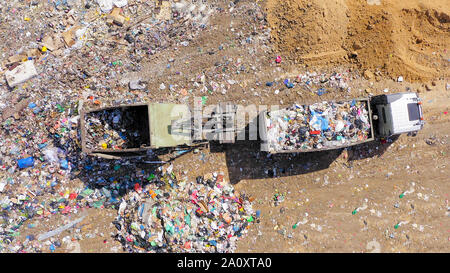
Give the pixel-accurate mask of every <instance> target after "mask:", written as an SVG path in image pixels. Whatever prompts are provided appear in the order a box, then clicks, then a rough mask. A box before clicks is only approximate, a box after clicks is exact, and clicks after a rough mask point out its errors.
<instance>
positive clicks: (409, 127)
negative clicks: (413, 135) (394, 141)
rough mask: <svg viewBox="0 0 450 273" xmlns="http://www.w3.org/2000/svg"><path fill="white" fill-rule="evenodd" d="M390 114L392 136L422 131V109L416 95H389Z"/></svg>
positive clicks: (388, 108)
mask: <svg viewBox="0 0 450 273" xmlns="http://www.w3.org/2000/svg"><path fill="white" fill-rule="evenodd" d="M387 102H388V107H387V109H386V110H388V114H390V119H391V120H392V129H393V131H392V134H401V133H405V132H411V131H418V130H420V129H422V124H421V122H420V117H421V109H420V107H419V105H418V103H417V102H418V97H417V94H416V93H398V94H392V95H387Z"/></svg>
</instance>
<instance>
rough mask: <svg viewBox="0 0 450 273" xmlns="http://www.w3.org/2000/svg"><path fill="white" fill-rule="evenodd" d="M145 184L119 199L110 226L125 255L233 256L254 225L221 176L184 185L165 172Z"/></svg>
mask: <svg viewBox="0 0 450 273" xmlns="http://www.w3.org/2000/svg"><path fill="white" fill-rule="evenodd" d="M149 180H150V183H149V184H148V185H146V186H144V188H142V189H141V188H139V186H137V188H136V190H137V191H136V192H135V194H134V195H131V196H130V197H129V198H128V199H126V198H125V199H123V201H122V203H121V204H120V207H119V211H118V216H117V219H116V221H114V222H113V223H114V225H115V226H116V228H117V229H118V232H117V234H116V239H117V240H118V241H120V242H121V243H122V245H123V247H124V248H125V249H126V250H127V251H129V252H221V253H223V252H226V253H228V252H233V251H234V250H235V248H236V246H235V242H236V240H237V239H238V238H239V237H241V236H242V235H244V234H245V233H246V232H247V229H248V228H249V223H251V222H253V221H255V218H254V217H255V216H254V213H253V210H252V206H251V202H250V200H249V198H248V197H247V196H245V195H239V194H238V193H237V192H235V191H234V189H233V186H232V185H230V184H229V183H227V182H225V180H224V177H223V175H222V174H217V173H213V174H209V175H207V176H205V177H202V176H199V177H197V179H196V182H192V181H191V182H189V181H186V180H184V181H178V180H177V178H176V177H175V175H174V174H173V173H169V172H166V173H165V174H164V175H163V176H161V177H152V178H149Z"/></svg>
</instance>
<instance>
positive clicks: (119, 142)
mask: <svg viewBox="0 0 450 273" xmlns="http://www.w3.org/2000/svg"><path fill="white" fill-rule="evenodd" d="M144 117H145V115H144ZM141 118H143V117H142V115H141V112H139V111H137V110H136V111H133V110H129V108H120V109H115V110H102V111H97V112H91V113H89V114H87V115H86V117H85V120H86V123H85V124H86V132H87V135H86V146H87V147H88V148H89V149H113V150H118V149H127V148H138V147H139V146H140V145H141V144H142V143H145V142H146V140H147V139H148V134H149V132H148V131H146V130H144V128H141V127H137V126H136V124H140V123H138V122H137V120H138V119H141ZM145 135H147V137H146V136H145Z"/></svg>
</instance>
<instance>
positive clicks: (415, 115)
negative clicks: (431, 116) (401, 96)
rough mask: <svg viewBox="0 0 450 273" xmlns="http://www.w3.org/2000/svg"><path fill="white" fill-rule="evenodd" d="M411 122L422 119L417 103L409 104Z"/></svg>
mask: <svg viewBox="0 0 450 273" xmlns="http://www.w3.org/2000/svg"><path fill="white" fill-rule="evenodd" d="M408 115H409V121H414V120H418V119H420V110H419V105H418V104H417V103H408Z"/></svg>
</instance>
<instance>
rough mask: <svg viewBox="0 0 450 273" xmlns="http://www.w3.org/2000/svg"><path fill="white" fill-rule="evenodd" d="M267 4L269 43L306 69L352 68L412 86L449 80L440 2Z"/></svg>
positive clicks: (294, 0) (447, 21)
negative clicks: (343, 66)
mask: <svg viewBox="0 0 450 273" xmlns="http://www.w3.org/2000/svg"><path fill="white" fill-rule="evenodd" d="M400 2H403V1H389V2H388V1H384V0H378V1H367V0H352V1H345V0H329V1H323V0H285V1H278V0H267V2H266V11H267V20H268V22H269V25H270V27H271V29H272V40H273V42H274V43H275V44H276V47H277V49H278V50H279V51H280V52H281V53H282V54H284V55H286V56H287V57H289V58H291V59H293V60H295V61H297V62H299V63H304V64H308V65H314V66H330V65H335V64H351V65H354V66H356V67H358V68H360V69H361V70H362V71H364V70H370V71H373V72H375V71H381V72H383V73H385V74H387V75H390V76H391V77H398V76H403V77H405V78H406V79H409V80H412V81H427V80H430V79H433V78H442V77H448V76H449V75H448V72H447V70H448V58H449V54H448V51H447V48H446V46H448V44H450V31H449V30H450V18H449V14H450V12H449V8H450V7H449V6H448V5H446V4H445V2H446V1H445V0H430V1H419V0H416V1H407V2H405V3H400Z"/></svg>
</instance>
